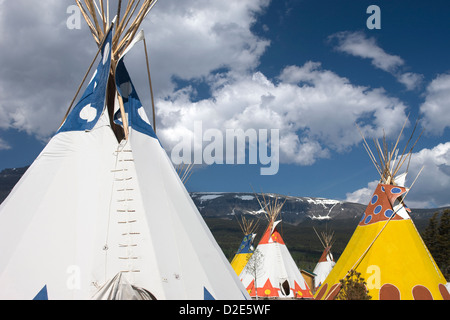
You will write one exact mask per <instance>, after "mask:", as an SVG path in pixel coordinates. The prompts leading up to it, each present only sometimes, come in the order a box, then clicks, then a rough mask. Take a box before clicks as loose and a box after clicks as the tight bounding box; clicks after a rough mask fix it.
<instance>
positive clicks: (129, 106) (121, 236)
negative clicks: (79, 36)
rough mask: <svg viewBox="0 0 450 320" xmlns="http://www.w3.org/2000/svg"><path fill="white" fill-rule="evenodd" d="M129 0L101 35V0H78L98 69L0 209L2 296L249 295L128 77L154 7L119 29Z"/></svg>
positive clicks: (127, 17) (132, 6)
mask: <svg viewBox="0 0 450 320" xmlns="http://www.w3.org/2000/svg"><path fill="white" fill-rule="evenodd" d="M121 3H122V1H120V2H119V10H118V12H120V11H121V10H120V5H121ZM138 3H139V2H138ZM138 3H135V1H128V4H127V6H126V10H125V14H124V15H123V16H122V19H120V18H119V19H116V24H115V25H112V27H108V28H107V23H108V21H107V18H106V16H107V15H106V14H105V11H104V6H103V1H100V6H98V5H97V4H96V2H95V1H92V0H91V1H85V4H86V8H83V6H82V5H81V2H80V1H77V4H78V5H79V6H80V8H82V9H83V12H84V14H86V16H85V18H86V20H87V22H88V25H90V27H91V30H92V33H93V35H94V38H95V39H96V42H97V43H98V44H99V47H100V49H99V53H100V52H101V57H100V62H99V64H98V67H97V69H96V71H95V72H94V75H93V77H92V79H91V81H90V82H89V84H88V85H87V88H86V90H85V92H84V94H83V96H82V97H81V99H79V101H78V103H77V104H76V105H75V106H74V107H73V109H72V110H71V111H70V112H68V113H67V117H66V118H65V120H64V121H63V124H62V125H61V127H60V128H59V130H58V132H57V133H56V134H55V136H54V137H53V138H52V139H51V140H50V141H49V143H48V145H47V146H46V147H45V148H44V150H43V151H42V153H41V154H40V155H39V156H38V158H37V159H36V160H35V161H34V162H33V164H32V165H31V166H30V168H29V169H28V170H27V172H26V173H25V175H24V176H23V178H22V179H21V180H20V181H19V182H18V184H17V185H16V186H15V188H14V189H13V190H12V192H11V194H10V195H9V196H8V198H7V199H6V200H5V201H4V202H3V203H2V204H1V206H0V221H1V223H0V299H33V298H34V299H92V298H93V299H244V298H249V296H248V294H247V292H246V291H245V289H244V287H243V286H242V284H241V282H240V281H239V279H238V277H237V276H236V274H235V272H234V271H233V269H232V268H231V266H230V264H229V263H228V261H227V259H226V258H225V256H224V254H223V253H222V251H221V249H220V247H219V246H218V244H217V243H216V241H215V239H214V238H213V236H212V234H211V232H210V231H209V229H208V227H207V225H206V224H205V222H204V221H203V219H202V217H201V216H200V214H199V212H198V210H197V208H196V207H195V205H194V203H193V202H192V200H191V198H190V196H189V194H188V192H187V191H186V189H185V187H184V185H183V183H182V181H181V180H180V178H179V177H178V175H177V173H176V171H175V169H174V168H173V166H172V163H171V162H170V160H169V158H168V156H167V154H166V152H165V151H164V149H163V148H162V146H161V144H160V142H159V140H158V138H157V136H156V134H155V131H154V130H153V127H152V125H151V124H150V122H149V120H148V118H147V116H146V115H145V111H144V108H143V107H142V105H141V103H140V101H139V98H138V95H137V93H136V91H135V88H134V86H133V84H132V82H131V79H130V77H129V74H128V72H127V70H126V67H125V63H124V56H125V54H126V53H127V52H128V50H130V49H131V47H132V45H134V43H136V42H137V41H138V40H140V39H142V36H143V34H142V33H137V32H136V31H137V28H138V27H139V24H140V22H142V20H143V18H144V17H145V16H146V15H147V13H148V11H150V9H151V7H152V5H153V4H154V3H155V1H151V0H150V1H144V3H143V4H142V7H141V8H140V9H139V12H138V13H137V15H135V18H134V20H133V21H134V22H132V23H131V26H130V28H128V29H125V25H126V22H127V21H128V22H129V21H131V17H132V13H133V12H135V11H136V9H137V8H138ZM97 9H98V10H97ZM96 10H97V11H98V12H100V13H101V14H100V18H101V19H100V20H101V21H100V22H99V21H98V17H97V15H96ZM88 14H90V15H91V17H92V19H93V20H94V21H95V22H92V19H91V18H89V16H88ZM100 24H103V28H101V26H100ZM116 27H117V28H116ZM112 80H113V81H112ZM125 119H126V120H125ZM124 120H125V121H124ZM122 137H123V139H122Z"/></svg>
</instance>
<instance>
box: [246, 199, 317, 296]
mask: <svg viewBox="0 0 450 320" xmlns="http://www.w3.org/2000/svg"><path fill="white" fill-rule="evenodd" d="M263 199H264V205H261V207H262V209H263V210H264V211H265V213H266V215H267V217H268V218H269V224H268V226H267V229H266V231H265V232H264V234H263V236H262V237H261V240H260V242H259V243H258V246H257V248H256V250H255V252H254V253H253V255H252V256H251V258H250V260H249V261H248V263H247V265H246V266H245V268H244V270H243V271H242V272H241V274H240V275H239V277H240V279H241V281H242V283H243V284H244V286H245V288H247V291H248V292H249V294H250V296H251V297H253V298H312V293H311V291H310V288H309V287H308V285H307V283H306V281H305V279H304V278H303V276H302V275H301V273H300V270H299V269H298V267H297V265H296V264H295V261H294V259H293V258H292V256H291V254H290V253H289V250H288V248H287V246H286V244H285V243H284V241H283V238H282V236H281V234H280V229H279V227H280V222H281V220H276V219H277V217H278V216H279V214H280V212H281V209H282V207H283V205H284V202H283V203H282V202H279V201H278V198H277V197H275V198H274V199H273V200H267V199H266V196H263Z"/></svg>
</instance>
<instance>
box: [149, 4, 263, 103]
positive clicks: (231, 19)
mask: <svg viewBox="0 0 450 320" xmlns="http://www.w3.org/2000/svg"><path fill="white" fill-rule="evenodd" d="M269 2H270V1H269V0H250V1H240V0H231V1H207V0H183V2H182V3H180V2H177V1H160V2H158V4H157V6H156V7H155V8H154V9H153V11H152V12H151V13H150V15H149V16H148V18H147V20H146V21H145V22H144V24H143V29H145V30H149V31H148V33H147V35H146V37H147V38H148V45H149V51H150V58H151V61H154V62H155V63H154V64H152V69H153V70H152V72H153V73H154V75H155V77H156V78H157V79H158V80H157V81H156V82H157V86H158V92H159V93H160V94H161V95H163V96H164V95H166V94H167V93H171V91H172V90H173V83H172V78H173V77H174V76H175V77H178V78H181V79H185V80H191V79H203V78H205V77H207V76H209V74H210V73H211V72H212V71H214V70H217V69H221V68H227V69H230V70H234V71H235V72H240V73H242V72H247V71H248V70H252V69H254V68H255V67H257V66H258V64H259V59H260V57H261V55H262V54H263V53H264V52H265V50H266V48H267V47H268V46H269V44H270V41H268V40H266V39H262V38H260V37H258V36H256V35H255V34H254V33H253V32H252V31H251V27H252V25H253V24H254V23H255V22H256V18H257V15H258V14H261V13H262V12H263V11H264V10H265V9H266V8H267V6H268V4H269Z"/></svg>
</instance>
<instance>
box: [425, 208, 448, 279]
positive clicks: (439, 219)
mask: <svg viewBox="0 0 450 320" xmlns="http://www.w3.org/2000/svg"><path fill="white" fill-rule="evenodd" d="M422 239H423V241H424V242H425V244H426V246H427V248H428V250H429V251H430V253H431V255H432V256H433V259H434V261H435V262H436V264H437V265H438V266H439V269H441V271H442V273H443V275H444V277H445V278H446V279H447V280H449V279H450V210H449V209H446V210H444V211H443V212H442V214H441V213H440V212H435V213H434V214H433V216H432V217H431V218H430V221H429V223H428V226H427V228H426V229H425V231H424V232H423V235H422Z"/></svg>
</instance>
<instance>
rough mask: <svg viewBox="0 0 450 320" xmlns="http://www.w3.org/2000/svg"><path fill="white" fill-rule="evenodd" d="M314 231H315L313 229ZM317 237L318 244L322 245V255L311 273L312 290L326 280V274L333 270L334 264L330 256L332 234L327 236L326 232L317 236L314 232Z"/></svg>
mask: <svg viewBox="0 0 450 320" xmlns="http://www.w3.org/2000/svg"><path fill="white" fill-rule="evenodd" d="M314 231H316V230H315V229H314ZM316 234H317V236H318V237H319V240H320V242H321V243H322V245H323V248H324V249H323V253H322V255H321V256H320V259H319V262H317V264H316V266H315V268H314V271H313V273H314V274H315V276H314V288H315V290H317V288H319V287H320V285H321V284H322V282H323V281H324V280H325V279H326V277H327V276H328V274H329V273H330V271H331V269H333V267H334V265H335V264H336V262H335V261H334V258H333V255H332V254H331V247H332V245H333V243H332V241H333V233H331V234H329V233H327V232H322V233H321V235H319V234H318V233H317V231H316Z"/></svg>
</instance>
